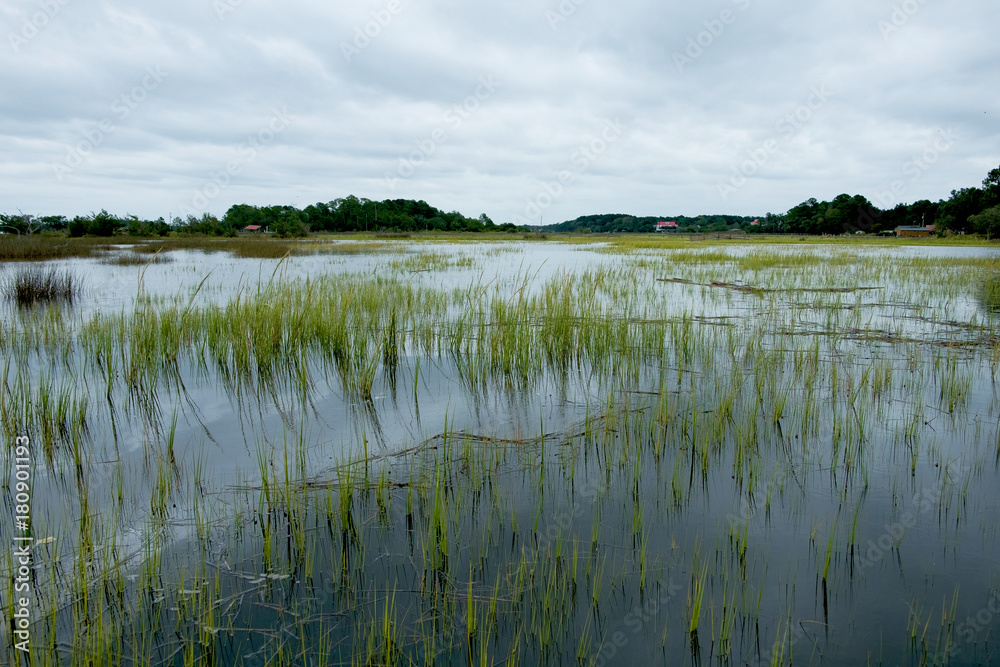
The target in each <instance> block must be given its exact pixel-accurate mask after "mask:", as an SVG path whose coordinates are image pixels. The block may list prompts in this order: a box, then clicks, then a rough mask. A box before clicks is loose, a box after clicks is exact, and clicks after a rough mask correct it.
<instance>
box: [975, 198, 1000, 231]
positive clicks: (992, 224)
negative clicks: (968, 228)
mask: <svg viewBox="0 0 1000 667" xmlns="http://www.w3.org/2000/svg"><path fill="white" fill-rule="evenodd" d="M969 222H970V223H971V224H972V228H973V229H974V230H975V231H976V232H978V233H980V234H985V235H986V237H987V238H991V239H992V238H997V237H1000V206H994V207H993V208H988V209H986V210H985V211H983V212H982V213H980V214H979V215H974V216H972V217H971V218H969Z"/></svg>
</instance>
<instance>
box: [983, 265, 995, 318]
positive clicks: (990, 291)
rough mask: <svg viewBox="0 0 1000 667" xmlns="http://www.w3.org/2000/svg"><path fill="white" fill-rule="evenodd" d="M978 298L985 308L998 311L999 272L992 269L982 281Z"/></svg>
mask: <svg viewBox="0 0 1000 667" xmlns="http://www.w3.org/2000/svg"><path fill="white" fill-rule="evenodd" d="M980 299H981V300H982V303H983V306H984V307H985V308H986V310H989V311H992V312H994V313H1000V273H998V272H996V271H993V272H991V273H990V275H989V277H988V278H986V280H985V281H984V282H983V287H982V290H981V291H980Z"/></svg>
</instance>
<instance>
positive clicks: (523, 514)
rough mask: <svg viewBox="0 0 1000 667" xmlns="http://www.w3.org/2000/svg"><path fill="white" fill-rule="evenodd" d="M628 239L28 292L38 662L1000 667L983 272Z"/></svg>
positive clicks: (316, 262)
mask: <svg viewBox="0 0 1000 667" xmlns="http://www.w3.org/2000/svg"><path fill="white" fill-rule="evenodd" d="M649 245H651V246H653V247H634V248H632V247H620V246H615V245H614V244H580V245H572V244H566V243H557V242H537V241H536V242H503V243H499V242H498V243H471V242H470V243H436V244H435V243H427V242H414V241H407V240H400V241H384V242H377V243H375V242H367V243H354V242H341V243H327V244H322V243H309V244H305V243H304V244H303V245H302V249H301V251H300V252H297V253H292V254H289V255H288V256H285V257H282V258H274V259H248V258H240V257H237V256H234V255H232V254H230V253H226V252H204V251H200V250H171V251H165V252H161V253H159V254H157V255H155V257H156V258H157V259H156V261H155V262H154V263H148V264H144V263H136V264H132V265H119V264H114V263H109V261H108V260H109V259H113V258H114V257H115V256H116V255H117V254H122V253H130V252H133V251H134V249H128V248H112V249H108V250H107V251H105V252H106V254H105V256H103V257H95V258H86V259H73V260H61V261H53V262H47V263H45V265H46V266H51V267H55V268H58V269H60V270H68V271H70V272H72V273H73V274H74V275H75V276H77V277H78V278H79V279H80V280H81V281H82V285H83V292H82V294H81V296H80V297H79V298H77V299H75V300H74V302H73V304H72V305H67V304H53V305H51V306H42V307H36V308H32V309H19V308H17V307H15V306H13V305H11V304H9V303H4V304H3V308H5V309H6V310H5V311H4V319H5V322H6V324H4V327H3V330H2V336H3V339H2V345H3V347H4V359H5V366H4V386H3V387H2V388H0V389H2V391H3V394H2V398H0V413H2V418H3V424H4V429H5V438H6V439H7V440H8V441H10V442H11V443H13V441H14V438H15V437H17V436H19V435H28V436H30V438H31V441H32V461H33V472H32V499H31V507H32V526H31V532H32V535H33V536H34V538H35V541H36V546H35V547H34V551H33V554H34V564H33V574H32V577H33V586H32V595H33V596H34V603H33V605H32V609H33V613H34V614H35V618H34V619H33V623H32V629H33V639H32V655H33V659H34V660H35V661H36V662H35V663H33V664H88V662H87V661H88V660H95V659H97V658H98V657H99V658H100V660H99V662H100V661H103V660H106V659H108V657H109V656H110V657H111V660H110V662H108V663H104V662H102V663H101V664H136V663H141V664H169V665H174V664H176V665H186V664H220V665H222V664H224V665H229V664H260V665H264V664H414V663H417V664H431V663H435V664H486V665H494V664H585V665H590V664H596V665H608V664H627V663H633V664H667V665H673V664H694V665H697V664H733V665H744V664H752V665H784V664H885V665H895V664H913V665H923V664H996V663H997V662H998V661H1000V656H998V654H997V648H996V633H997V631H998V630H1000V558H998V557H997V554H998V553H1000V552H998V539H1000V535H998V532H1000V528H998V526H1000V493H998V491H997V489H998V488H1000V425H998V414H1000V403H998V393H997V387H996V382H995V380H996V373H997V366H998V362H1000V336H998V333H1000V332H998V328H997V325H998V321H997V317H998V316H997V315H996V314H995V313H994V311H993V309H992V304H991V303H990V300H989V299H988V298H987V297H986V296H984V294H985V292H984V285H985V283H986V281H988V280H989V279H990V277H991V276H994V275H995V273H996V271H997V270H998V269H1000V252H998V251H996V250H994V249H992V248H971V247H943V246H892V247H883V246H878V247H867V246H850V247H844V246H821V245H816V246H814V245H788V246H785V245H781V246H768V245H756V244H746V243H739V244H724V245H703V244H697V243H691V244H689V245H688V246H684V245H683V244H679V243H672V244H665V245H666V247H664V248H657V247H655V243H651V244H649ZM140 250H142V249H141V248H140ZM146 250H148V249H146ZM146 256H150V257H153V255H150V254H149V253H146ZM18 268H19V267H18V265H14V264H8V265H5V266H4V267H3V269H2V272H0V280H2V279H3V278H4V277H5V276H6V275H8V274H12V273H13V272H15V271H17V270H18ZM6 459H7V460H6V461H4V464H5V465H6V466H7V468H8V469H10V470H13V461H12V455H11V453H10V452H7V453H6ZM13 481H14V477H13V476H11V477H10V483H9V484H8V485H7V487H6V488H5V498H6V501H7V506H8V507H7V508H6V509H5V510H4V516H3V517H2V520H0V521H2V523H0V525H2V526H3V530H4V534H5V535H7V534H8V531H10V532H11V533H12V532H13V524H12V520H13V516H14V511H13V509H12V508H13V506H14V501H13V498H14V494H13V493H12V491H11V488H12V487H11V484H12V483H13ZM5 541H6V540H5ZM0 568H2V569H3V570H4V573H5V574H4V577H5V580H7V581H10V580H11V577H10V575H9V574H7V573H8V572H14V571H16V568H15V567H14V563H13V561H12V559H11V558H10V557H9V555H8V556H5V557H0ZM11 596H12V591H11V590H10V588H8V587H4V588H3V589H2V590H0V597H2V602H3V607H4V609H5V610H9V609H11V608H12V602H11ZM9 629H10V628H9V626H7V624H5V628H4V630H3V631H0V634H2V635H3V640H4V645H5V651H6V655H7V656H8V657H9V658H10V660H11V662H12V664H14V663H16V662H17V661H20V660H22V659H23V658H24V656H23V655H22V654H21V653H19V652H17V651H16V650H15V649H14V648H13V646H12V643H13V642H12V638H11V637H10V632H9ZM95 664H96V663H95Z"/></svg>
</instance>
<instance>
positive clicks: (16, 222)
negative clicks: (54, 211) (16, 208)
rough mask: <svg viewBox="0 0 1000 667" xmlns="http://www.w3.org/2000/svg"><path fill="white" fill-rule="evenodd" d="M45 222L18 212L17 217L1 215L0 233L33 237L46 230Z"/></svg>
mask: <svg viewBox="0 0 1000 667" xmlns="http://www.w3.org/2000/svg"><path fill="white" fill-rule="evenodd" d="M45 226H46V225H45V222H44V221H43V220H42V219H41V218H37V217H35V216H33V215H26V214H24V213H20V212H18V214H17V215H12V214H6V213H5V214H2V215H0V231H7V232H14V233H15V234H18V235H22V234H23V235H25V236H31V235H32V234H35V233H37V232H40V231H42V230H43V229H45Z"/></svg>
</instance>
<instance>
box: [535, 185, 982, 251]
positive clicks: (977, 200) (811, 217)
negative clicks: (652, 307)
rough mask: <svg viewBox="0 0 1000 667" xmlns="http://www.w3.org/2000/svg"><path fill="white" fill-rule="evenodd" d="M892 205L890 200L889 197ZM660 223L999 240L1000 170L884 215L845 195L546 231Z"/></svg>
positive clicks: (697, 228) (608, 219) (642, 227)
mask: <svg viewBox="0 0 1000 667" xmlns="http://www.w3.org/2000/svg"><path fill="white" fill-rule="evenodd" d="M884 196H885V198H886V199H887V200H890V201H891V197H892V195H891V194H886V195H884ZM659 221H670V222H676V223H677V228H678V231H680V232H723V231H733V230H736V229H742V230H743V231H745V232H747V233H762V234H833V235H838V234H853V233H856V232H864V233H867V234H875V233H879V232H883V231H889V230H893V229H895V228H896V227H907V226H919V227H925V226H927V225H933V226H934V229H935V231H936V232H937V233H938V234H945V233H947V232H953V233H961V234H965V233H969V232H973V233H979V234H984V235H986V236H988V237H990V238H994V237H998V236H1000V168H997V169H994V170H992V171H991V172H989V174H988V175H987V176H986V178H985V179H984V180H983V187H982V188H978V187H972V188H962V189H961V190H952V191H951V196H950V197H949V198H948V199H947V200H944V199H942V200H940V201H938V202H932V201H930V200H927V199H922V200H920V201H916V202H913V203H912V204H902V203H900V204H896V205H895V206H893V207H892V208H888V209H887V210H882V209H880V208H878V207H877V206H875V205H874V204H872V203H871V202H870V201H869V200H868V199H867V198H865V197H863V196H861V195H854V196H853V197H852V196H851V195H848V194H842V195H839V196H837V197H835V198H834V200H833V201H822V202H821V201H817V200H816V199H807V200H806V201H804V202H802V203H801V204H799V205H798V206H795V207H793V208H792V209H791V210H790V211H788V212H787V213H784V214H774V213H768V214H766V215H764V216H758V217H754V216H735V215H701V216H698V217H694V218H692V217H687V216H674V217H662V216H661V217H652V216H645V217H636V216H631V215H622V214H604V215H585V216H581V217H579V218H577V219H576V220H569V221H567V222H562V223H559V224H555V225H550V226H548V227H546V228H545V230H546V231H552V232H583V233H598V234H603V233H621V232H651V231H653V230H654V229H655V226H656V223H657V222H659ZM755 222H756V223H757V224H754V223H755Z"/></svg>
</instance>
